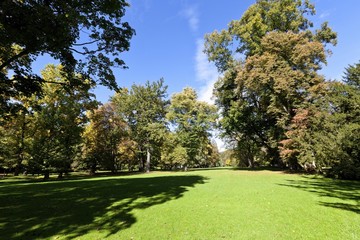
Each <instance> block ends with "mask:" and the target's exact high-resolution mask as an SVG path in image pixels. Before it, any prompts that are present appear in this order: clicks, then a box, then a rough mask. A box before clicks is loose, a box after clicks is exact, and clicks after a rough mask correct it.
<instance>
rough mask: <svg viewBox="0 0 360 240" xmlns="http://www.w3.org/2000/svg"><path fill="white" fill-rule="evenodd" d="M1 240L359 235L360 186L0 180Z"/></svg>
mask: <svg viewBox="0 0 360 240" xmlns="http://www.w3.org/2000/svg"><path fill="white" fill-rule="evenodd" d="M0 232H1V235H0V239H15V240H16V239H360V183H359V182H352V181H339V180H331V179H324V178H321V177H315V176H306V175H304V176H302V175H296V174H284V173H282V172H271V171H266V170H262V171H246V170H234V169H217V170H201V171H189V172H187V173H181V172H178V173H151V174H142V175H133V176H114V177H96V178H94V177H93V178H83V177H81V178H77V179H70V180H64V181H49V182H24V181H20V182H19V181H18V180H15V181H11V180H7V181H3V180H2V181H0Z"/></svg>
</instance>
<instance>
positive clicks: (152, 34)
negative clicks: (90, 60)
mask: <svg viewBox="0 0 360 240" xmlns="http://www.w3.org/2000/svg"><path fill="white" fill-rule="evenodd" d="M311 2H312V3H313V4H315V9H316V15H315V16H312V17H310V19H311V20H312V21H313V22H314V25H315V28H316V27H318V26H320V24H321V23H322V22H324V21H328V22H329V25H330V27H332V29H333V30H334V31H335V32H337V33H338V44H337V46H336V47H334V48H331V50H332V52H333V54H332V55H331V56H329V58H328V64H327V66H324V67H323V70H322V71H321V73H322V74H323V75H325V77H326V78H327V79H338V80H339V79H341V77H342V74H343V72H344V68H345V67H347V66H348V65H349V64H354V63H357V62H358V61H359V60H360V24H359V23H360V11H359V10H360V1H359V0H345V1H336V0H313V1H311ZM129 3H130V5H131V6H130V7H129V8H128V9H127V12H126V15H125V17H124V20H125V21H128V22H129V23H130V25H131V26H132V27H133V28H134V29H135V31H136V35H135V36H134V37H133V39H132V40H131V47H130V51H129V52H126V53H123V54H122V58H123V59H124V60H125V62H126V64H127V66H128V67H129V69H126V70H123V69H116V70H115V74H116V78H117V83H118V85H119V86H120V87H131V85H132V84H144V83H145V82H146V81H147V80H149V81H156V80H158V79H160V78H164V80H165V84H166V85H168V93H169V97H170V96H171V94H173V93H175V92H180V91H181V90H182V89H183V88H185V87H193V88H195V89H196V90H197V92H198V95H199V99H200V100H204V101H208V102H212V101H213V99H211V97H212V89H213V84H214V82H215V81H216V80H217V78H218V76H219V75H218V73H217V70H216V68H215V67H214V65H213V64H211V63H209V62H208V60H207V58H206V56H205V55H204V53H203V39H204V35H205V34H206V33H211V32H213V31H214V30H222V29H224V28H226V27H227V25H228V23H229V22H230V21H231V20H236V19H240V18H241V16H242V14H243V13H244V11H246V9H247V8H248V7H249V6H250V5H251V4H254V3H255V0H241V1H240V0H221V1H220V0H167V1H165V0H163V1H161V0H130V1H129ZM95 93H96V96H97V99H98V100H99V101H101V102H106V101H108V99H109V97H110V96H111V95H113V92H111V91H109V90H107V89H106V88H105V87H98V88H97V89H96V90H95Z"/></svg>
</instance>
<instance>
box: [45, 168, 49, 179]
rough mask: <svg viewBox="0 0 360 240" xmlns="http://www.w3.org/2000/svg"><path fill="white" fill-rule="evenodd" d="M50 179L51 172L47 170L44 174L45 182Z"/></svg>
mask: <svg viewBox="0 0 360 240" xmlns="http://www.w3.org/2000/svg"><path fill="white" fill-rule="evenodd" d="M49 178H50V172H49V170H46V171H45V172H44V180H48V179H49Z"/></svg>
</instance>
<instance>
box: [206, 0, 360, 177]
mask: <svg viewBox="0 0 360 240" xmlns="http://www.w3.org/2000/svg"><path fill="white" fill-rule="evenodd" d="M314 14H315V7H314V5H312V4H311V3H309V1H301V0H258V1H256V3H255V4H253V5H252V6H250V7H249V9H248V10H247V11H246V12H245V13H244V15H243V16H242V17H241V19H240V20H234V21H232V22H231V23H230V24H229V27H228V28H227V29H224V30H222V31H221V32H218V31H215V32H213V33H211V34H208V35H207V36H206V42H205V52H206V53H207V55H208V57H209V60H210V61H213V62H214V63H215V64H216V66H217V67H218V70H219V71H220V72H222V73H223V77H221V78H220V79H219V80H218V82H217V83H216V84H215V95H216V104H217V105H218V107H219V108H220V110H221V115H222V118H221V121H220V124H221V127H222V129H223V132H224V134H223V135H224V137H225V138H227V139H228V141H229V142H231V143H232V146H233V149H234V151H235V156H236V157H237V159H238V161H239V164H240V165H246V166H250V167H252V166H254V165H259V164H260V165H273V166H279V167H286V168H290V169H304V170H307V171H317V172H321V173H326V174H327V175H329V176H332V177H338V178H346V179H360V144H359V143H360V108H359V106H360V64H354V65H351V66H349V67H348V68H347V69H346V70H345V73H344V77H343V79H338V81H330V80H326V79H325V78H324V76H322V75H321V74H319V70H320V69H321V68H322V67H323V66H324V65H325V64H326V58H327V57H328V55H329V54H330V53H331V51H330V49H329V48H328V46H329V45H336V41H337V34H336V33H335V32H333V31H332V29H331V28H330V27H329V25H328V23H327V22H325V23H323V24H322V25H321V26H320V28H319V29H313V23H312V22H311V21H310V20H309V19H308V18H307V16H311V15H314ZM238 56H241V57H242V58H241V59H239V57H238ZM341 80H342V81H341Z"/></svg>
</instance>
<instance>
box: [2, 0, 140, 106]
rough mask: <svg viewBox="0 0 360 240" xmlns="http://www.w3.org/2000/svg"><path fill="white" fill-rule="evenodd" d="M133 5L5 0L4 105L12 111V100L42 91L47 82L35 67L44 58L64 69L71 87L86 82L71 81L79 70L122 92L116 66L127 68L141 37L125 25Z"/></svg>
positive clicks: (105, 0) (118, 0)
mask: <svg viewBox="0 0 360 240" xmlns="http://www.w3.org/2000/svg"><path fill="white" fill-rule="evenodd" d="M127 6H129V5H128V3H127V2H125V1H123V0H95V1H74V0H65V1H64V0H54V1H46V0H45V1H32V0H23V1H19V0H15V1H13V0H4V1H1V3H0V9H1V10H0V35H1V38H0V90H1V97H0V102H1V107H2V108H4V107H10V106H9V104H10V103H9V101H10V98H11V97H16V96H19V95H26V96H30V95H31V94H33V93H35V92H41V85H42V83H43V82H44V79H43V78H41V77H40V76H38V75H37V74H35V73H34V72H33V71H32V68H31V63H32V62H34V61H35V60H36V59H37V57H39V56H41V55H44V54H48V55H50V56H51V57H52V58H54V59H56V60H58V61H59V62H60V63H61V64H62V65H63V66H64V73H65V74H66V75H67V78H68V82H67V83H66V84H68V85H70V86H71V85H78V84H81V82H79V81H78V80H75V79H72V78H71V75H72V74H73V73H74V72H76V73H80V74H81V76H82V77H83V79H86V78H91V79H94V80H96V81H97V82H99V83H100V84H102V85H105V86H108V87H109V88H110V89H117V88H118V86H117V84H116V81H115V76H114V74H113V71H112V67H122V68H126V65H125V62H124V61H123V60H121V59H120V57H119V55H120V53H122V52H124V51H128V50H129V47H130V39H131V38H132V36H133V35H134V33H135V31H134V29H132V28H131V27H130V25H129V24H128V23H127V22H123V21H122V18H123V17H124V14H125V8H126V7H127Z"/></svg>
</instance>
